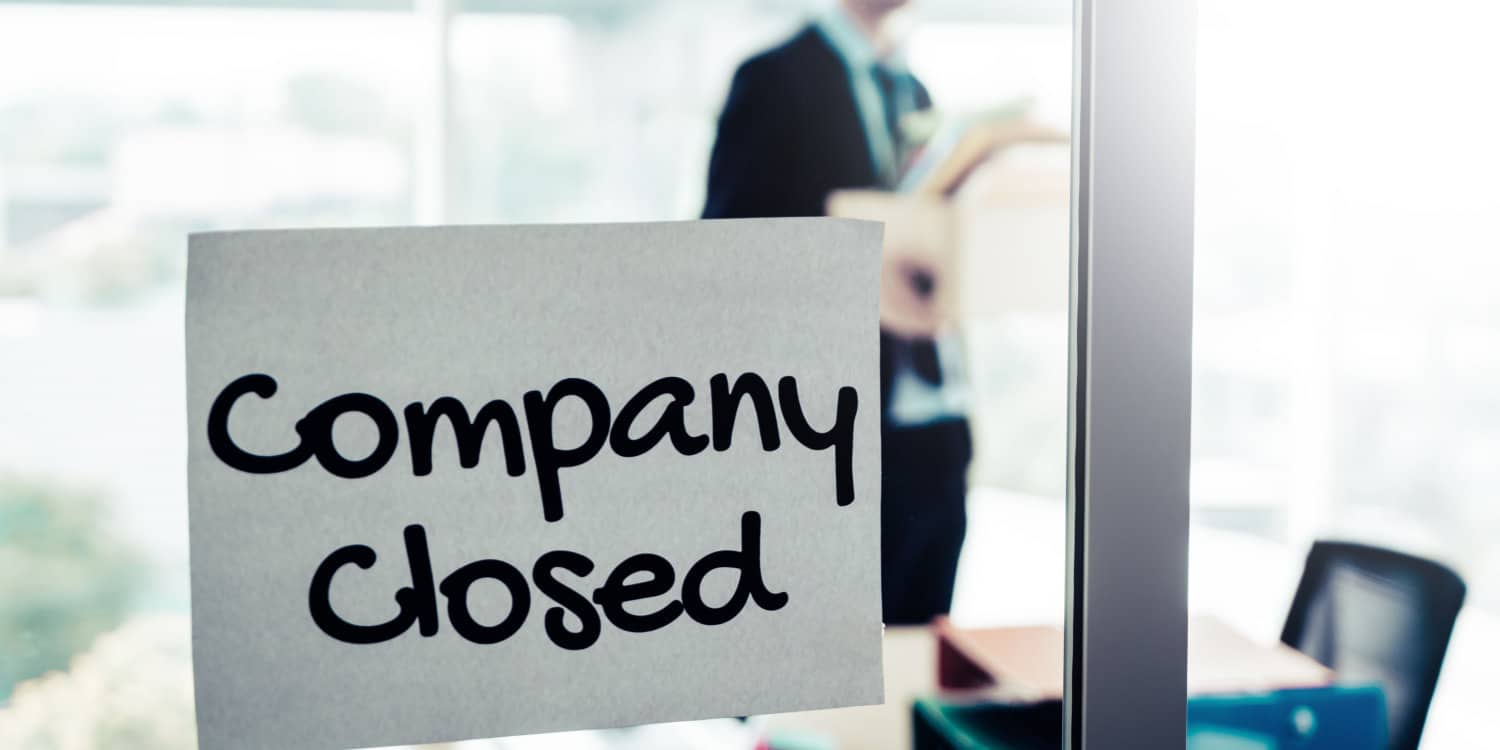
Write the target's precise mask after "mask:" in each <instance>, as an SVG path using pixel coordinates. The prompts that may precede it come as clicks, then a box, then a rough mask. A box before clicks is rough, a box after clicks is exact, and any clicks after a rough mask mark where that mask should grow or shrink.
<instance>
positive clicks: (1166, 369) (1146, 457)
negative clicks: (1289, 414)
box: [1064, 0, 1196, 750]
mask: <svg viewBox="0 0 1500 750" xmlns="http://www.w3.org/2000/svg"><path fill="white" fill-rule="evenodd" d="M1074 9H1075V26H1076V28H1075V60H1074V62H1075V70H1074V133H1073V138H1074V153H1073V206H1072V208H1073V220H1072V244H1073V248H1072V250H1073V258H1072V263H1073V268H1072V326H1071V330H1072V341H1071V347H1070V360H1071V361H1070V367H1069V380H1070V388H1071V394H1070V395H1071V399H1070V403H1069V409H1070V414H1069V430H1070V436H1069V456H1068V467H1069V475H1068V532H1067V533H1068V592H1067V609H1068V620H1067V630H1068V638H1067V643H1068V647H1067V655H1066V663H1065V669H1066V678H1065V679H1066V683H1067V689H1066V698H1065V701H1064V715H1065V720H1064V723H1065V728H1064V733H1065V736H1066V738H1067V741H1066V747H1068V748H1069V749H1070V750H1084V749H1086V750H1107V749H1108V748H1152V749H1153V750H1159V749H1165V748H1173V747H1178V748H1180V747H1183V745H1184V743H1185V729H1186V710H1187V709H1186V680H1187V547H1188V459H1189V434H1190V428H1191V424H1190V404H1191V397H1192V391H1191V369H1192V315H1193V275H1192V260H1193V257H1192V251H1193V133H1194V128H1193V125H1194V116H1195V109H1194V85H1195V77H1194V72H1193V71H1194V66H1195V62H1196V60H1195V53H1196V49H1195V44H1194V35H1195V30H1196V17H1195V0H1075V6H1074Z"/></svg>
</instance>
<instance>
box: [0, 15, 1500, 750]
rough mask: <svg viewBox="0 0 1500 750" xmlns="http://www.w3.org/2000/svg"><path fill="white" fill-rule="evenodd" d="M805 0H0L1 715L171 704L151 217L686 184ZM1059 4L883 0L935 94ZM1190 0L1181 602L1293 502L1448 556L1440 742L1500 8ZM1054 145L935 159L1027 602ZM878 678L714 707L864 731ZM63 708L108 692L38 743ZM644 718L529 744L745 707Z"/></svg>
mask: <svg viewBox="0 0 1500 750" xmlns="http://www.w3.org/2000/svg"><path fill="white" fill-rule="evenodd" d="M818 5H819V3H817V2H814V1H813V0H727V1H724V2H712V3H707V2H696V1H694V0H635V1H632V2H616V1H613V0H558V1H557V2H546V1H544V0H415V1H414V2H411V1H403V0H311V1H310V2H304V3H294V2H284V1H283V0H246V1H245V2H239V1H238V0H214V1H213V2H206V3H194V2H172V1H171V0H160V1H158V2H153V1H152V0H123V1H122V2H112V1H111V0H82V1H79V2H41V3H13V2H8V1H6V2H0V71H6V72H5V73H3V74H0V586H3V589H0V651H3V652H4V653H5V654H6V655H7V656H15V657H16V658H7V659H5V660H4V661H0V738H14V739H17V742H18V745H19V746H21V747H33V746H35V747H42V746H46V747H54V746H55V747H62V748H69V749H71V748H73V747H80V748H81V747H93V746H99V747H106V746H107V747H121V748H131V747H143V748H144V747H151V748H158V747H160V748H167V747H190V746H193V744H192V743H193V740H192V736H193V735H192V697H191V687H190V679H191V671H190V661H189V655H188V649H187V633H188V631H187V612H188V598H187V591H188V585H187V582H188V578H187V521H186V508H187V503H186V482H185V477H186V472H185V460H184V459H185V435H184V432H183V425H184V421H185V413H184V405H183V396H182V394H183V365H182V362H183V352H182V315H183V306H182V305H183V298H182V288H183V285H182V281H183V270H184V260H185V258H184V249H185V241H184V235H185V234H186V233H188V232H193V231H201V230H210V229H230V228H267V227H308V226H352V225H403V224H413V223H418V224H436V223H528V222H597V221H646V220H676V219H690V218H694V217H696V216H697V214H698V212H699V210H700V209H701V207H702V203H703V197H704V182H705V180H704V177H705V172H706V168H707V160H708V155H709V150H710V147H711V146H712V141H713V136H714V124H715V118H716V117H717V114H718V111H719V108H720V107H721V106H722V103H723V99H724V95H725V92H726V90H727V87H728V84H729V80H730V76H731V75H732V73H733V71H734V68H735V66H736V65H737V64H738V63H739V62H740V61H741V60H743V59H744V58H745V57H746V56H748V55H749V54H752V53H753V52H755V51H758V50H760V49H763V48H765V47H767V46H769V45H771V44H774V43H776V42H778V41H780V40H781V39H783V38H785V37H786V35H788V34H789V33H790V32H791V31H792V30H793V29H794V28H796V27H797V26H798V25H799V24H801V23H803V22H805V20H806V19H807V18H808V17H809V15H810V14H811V13H812V12H814V9H815V8H816V7H817V6H818ZM1071 12H1072V9H1071V7H1070V4H1069V3H1066V2H1059V1H1058V0H925V1H924V2H918V3H917V4H916V7H914V8H913V9H912V11H911V13H910V18H909V19H907V22H908V23H909V24H910V38H909V46H908V55H909V61H910V65H911V67H912V69H913V70H914V71H915V72H916V73H917V74H918V75H920V76H921V77H922V80H923V82H924V83H925V84H926V85H927V87H928V88H929V89H930V90H931V92H932V95H933V99H934V100H935V102H936V105H937V108H938V110H939V111H940V112H942V113H943V116H944V117H952V118H961V117H966V116H975V115H979V114H983V113H987V112H992V111H995V110H996V109H1003V108H1007V107H1017V106H1024V107H1025V108H1026V110H1027V112H1028V113H1029V115H1030V116H1031V117H1033V118H1034V119H1035V120H1036V121H1038V122H1041V123H1045V124H1048V125H1050V126H1053V127H1056V128H1060V129H1066V128H1067V127H1068V123H1069V118H1070V107H1071V103H1070V98H1071V66H1072V61H1073V58H1072V40H1073V30H1072V28H1071ZM1199 12H1200V19H1199V28H1200V32H1199V33H1200V37H1199V40H1198V45H1199V68H1198V80H1199V85H1198V103H1197V105H1198V112H1199V115H1198V147H1197V170H1198V186H1197V205H1196V212H1197V219H1196V220H1197V250H1196V261H1195V263H1196V268H1195V273H1196V284H1197V288H1196V307H1195V335H1194V394H1193V415H1194V416H1193V464H1192V477H1191V488H1192V489H1191V495H1192V503H1193V535H1192V538H1191V543H1192V553H1191V554H1192V563H1191V597H1192V598H1191V602H1190V607H1191V609H1192V610H1193V611H1195V612H1201V613H1207V614H1212V615H1214V616H1216V617H1218V618H1220V619H1222V620H1224V621H1226V622H1228V623H1230V624H1231V625H1233V626H1234V627H1236V628H1237V629H1239V630H1241V631H1243V632H1244V633H1246V634H1248V635H1250V636H1252V637H1254V638H1257V639H1261V640H1267V641H1274V640H1275V639H1276V637H1277V635H1278V634H1279V633H1280V630H1281V627H1282V622H1283V620H1284V619H1285V617H1286V614H1287V610H1288V607H1289V604H1290V602H1291V600H1292V596H1293V592H1294V591H1295V588H1296V584H1297V580H1298V576H1299V575H1300V574H1301V573H1302V565H1303V559H1304V555H1305V554H1306V552H1307V550H1308V549H1309V547H1310V546H1311V545H1312V543H1313V542H1314V541H1315V540H1318V539H1327V538H1338V539H1346V540H1353V541H1361V542H1366V543H1370V544H1376V545H1381V546H1385V547H1390V548H1394V549H1398V550H1403V551H1406V552H1410V553H1413V554H1417V555H1421V556H1424V557H1429V558H1433V559H1436V560H1439V561H1442V562H1444V563H1445V564H1447V565H1449V566H1451V567H1452V568H1454V569H1455V570H1457V571H1459V572H1460V573H1461V575H1462V576H1463V578H1464V580H1465V581H1466V582H1467V583H1468V586H1469V599H1468V602H1467V604H1466V606H1465V609H1464V610H1463V612H1462V614H1461V615H1460V616H1459V620H1458V625H1457V629H1456V631H1455V634H1454V638H1453V641H1452V644H1451V646H1450V647H1449V649H1448V652H1447V658H1446V661H1445V663H1444V671H1443V678H1442V680H1441V681H1440V683H1439V685H1438V690H1437V694H1436V696H1435V698H1434V700H1433V704H1432V711H1431V715H1430V718H1429V720H1428V723H1427V730H1426V733H1425V735H1424V742H1423V745H1422V746H1423V747H1424V748H1453V747H1468V746H1470V745H1471V743H1472V741H1473V738H1475V737H1483V736H1487V734H1488V733H1489V732H1490V731H1491V730H1492V729H1493V727H1492V722H1493V720H1492V718H1491V717H1490V716H1489V715H1488V714H1487V711H1488V705H1487V704H1488V702H1489V701H1488V696H1489V695H1492V694H1493V686H1492V684H1491V682H1490V680H1491V679H1492V677H1493V675H1494V674H1500V545H1496V544H1495V542H1494V540H1495V539H1496V538H1497V536H1500V503H1497V502H1496V501H1495V499H1494V497H1493V496H1494V494H1495V489H1496V488H1497V487H1500V461H1497V460H1496V459H1495V456H1496V454H1497V453H1500V302H1497V301H1496V295H1494V294H1493V291H1492V288H1493V285H1494V279H1495V278H1496V275H1497V274H1496V271H1497V270H1500V252H1496V251H1497V250H1500V247H1496V240H1495V239H1494V233H1493V232H1492V231H1490V229H1489V226H1488V225H1489V223H1490V217H1493V216H1494V215H1496V210H1497V208H1500V198H1497V191H1495V190H1494V188H1493V187H1492V185H1491V175H1492V174H1493V172H1494V169H1495V168H1496V167H1500V150H1497V149H1500V146H1497V145H1496V141H1495V139H1494V137H1493V133H1495V132H1497V130H1500V105H1497V104H1495V103H1494V101H1493V100H1492V98H1491V97H1488V96H1485V95H1484V93H1483V92H1481V91H1480V90H1479V89H1477V88H1476V86H1475V84H1476V82H1478V81H1480V80H1482V78H1483V76H1480V75H1479V74H1478V73H1476V71H1482V70H1494V69H1496V68H1497V65H1500V59H1497V58H1500V52H1495V51H1493V49H1494V48H1493V45H1492V44H1489V40H1488V39H1487V38H1486V37H1487V35H1488V33H1489V32H1488V30H1492V29H1494V28H1495V27H1496V22H1497V21H1500V17H1497V16H1500V10H1497V9H1495V8H1493V7H1487V6H1484V5H1481V4H1479V3H1472V4H1470V3H1460V2H1456V1H1454V0H1439V2H1435V3H1424V4H1415V3H1394V2H1375V3H1368V2H1353V0H1335V1H1332V2H1326V3H1313V4H1308V3H1294V2H1291V1H1290V0H1271V1H1270V2H1261V3H1238V2H1233V1H1232V0H1202V2H1201V3H1200V11H1199ZM1350 19H1356V21H1355V22H1351V21H1350ZM1335 42H1336V43H1335ZM1142 106H1151V104H1150V102H1142ZM1067 159H1068V154H1067V149H1066V147H1065V146H1037V147H1017V148H1014V149H1010V150H1008V151H1007V152H1006V153H1005V154H1003V155H997V156H996V157H995V158H994V159H992V160H991V161H990V163H988V164H987V165H986V170H985V171H984V172H982V173H980V174H976V175H975V176H974V179H973V180H972V182H973V184H972V185H970V186H966V188H965V189H964V190H961V191H958V192H957V193H956V194H955V196H954V197H953V202H954V203H955V205H956V206H958V210H959V216H960V222H961V223H962V225H963V227H964V236H965V237H966V238H968V239H967V240H966V241H967V242H968V243H969V245H970V247H966V249H965V256H964V257H965V258H966V261H965V263H964V265H963V266H962V268H961V274H962V277H961V278H960V280H959V283H960V284H961V285H962V286H963V288H964V290H965V304H964V308H963V319H962V320H961V321H960V329H961V331H962V334H963V336H964V341H965V345H966V349H967V357H968V364H969V372H970V380H971V385H972V390H973V398H974V411H973V419H974V426H975V430H976V440H977V451H978V452H977V455H976V460H975V464H974V467H973V470H972V475H971V485H972V490H971V497H970V505H969V513H970V526H969V536H968V543H967V546H966V548H965V551H964V556H963V559H962V562H961V567H960V575H959V582H958V590H957V594H956V599H955V603H954V611H953V620H954V622H955V623H958V624H960V625H973V626H994V625H1029V624H1038V623H1060V622H1061V620H1062V617H1063V592H1064V586H1063V579H1064V557H1063V542H1064V536H1063V529H1064V526H1063V518H1064V515H1063V514H1064V509H1063V492H1064V489H1063V488H1064V466H1065V463H1066V451H1065V441H1066V397H1067V391H1066V384H1067V328H1066V323H1067V321H1066V308H1065V306H1066V300H1067V289H1066V284H1067V276H1066V269H1067V258H1066V252H1067V193H1066V186H1067V182H1066V180H1067V166H1068V162H1067ZM81 425H82V426H86V427H85V428H83V429H80V426H81ZM1142 439H1149V436H1142ZM43 577H44V578H45V579H46V581H47V585H46V586H45V587H43V586H40V585H38V584H37V581H38V580H39V579H40V578H43ZM17 644H18V645H17ZM889 665H890V667H891V668H893V669H898V668H901V662H900V661H899V660H892V661H890V662H889ZM923 668H926V667H925V666H924V667H923ZM1058 670H1059V672H1060V671H1061V664H1059V665H1058ZM43 673H47V674H46V675H45V676H44V674H43ZM896 697H897V696H892V699H893V700H894V699H895V698H896ZM859 711H870V710H869V709H859ZM897 714H899V715H895V714H891V713H890V712H886V713H885V714H881V715H880V716H875V715H874V714H872V713H864V714H860V713H848V712H846V713H843V714H840V715H808V716H804V717H799V716H791V715H789V716H784V717H774V718H773V719H771V720H769V721H767V722H765V723H762V724H757V723H755V722H752V723H751V724H750V726H751V727H752V729H751V731H752V732H780V733H782V735H783V736H792V735H796V736H807V737H823V738H827V739H828V740H829V741H830V742H835V743H836V742H837V740H838V739H839V738H840V737H841V736H842V735H841V734H840V733H841V732H852V733H853V734H852V735H851V736H853V737H855V738H857V739H854V740H850V741H849V742H846V743H845V744H846V745H847V746H864V745H862V744H860V743H861V742H866V741H868V742H871V743H874V744H876V745H880V746H887V741H888V743H889V744H888V746H897V747H899V746H904V745H906V744H908V742H909V739H908V737H907V736H905V735H902V734H901V732H909V728H908V725H907V724H905V723H902V722H904V721H906V719H905V714H906V709H905V708H904V707H898V711H897ZM850 717H854V718H850ZM851 723H852V724H864V726H863V727H859V726H855V727H852V728H851V727H850V724H851ZM75 724H77V725H87V726H90V727H95V728H97V731H99V732H101V733H105V734H99V735H88V737H92V738H94V739H83V740H76V741H78V742H82V743H84V744H74V745H69V744H65V743H63V744H57V745H52V744H47V743H48V742H50V741H52V740H51V739H47V738H53V739H55V737H57V736H61V735H63V734H66V733H65V732H63V730H62V729H61V727H63V726H64V725H68V726H73V725H75ZM109 727H116V728H118V729H117V730H112V729H109ZM110 731H117V732H118V733H117V734H113V735H111V734H107V732H110ZM641 731H642V732H647V731H648V730H641ZM649 731H650V732H654V733H648V734H637V735H633V737H634V739H631V738H629V737H626V738H625V739H623V740H622V739H620V738H619V737H615V738H614V739H611V740H604V739H586V738H583V737H580V736H577V735H574V736H572V737H570V738H569V739H567V740H556V741H554V742H553V744H552V745H550V746H567V747H572V746H579V745H580V744H581V743H585V742H597V743H599V744H598V745H597V746H600V747H605V746H609V747H616V746H639V747H647V746H650V747H657V746H679V747H694V746H716V745H717V744H722V743H725V742H733V741H737V739H738V738H743V737H744V736H745V735H744V734H743V733H742V731H741V729H740V728H739V726H738V725H734V724H726V725H724V726H721V727H718V728H714V727H712V726H679V727H676V728H675V729H672V728H661V729H657V730H649ZM860 732H864V734H860ZM799 733H800V734H799ZM75 739H76V738H75ZM755 739H756V736H752V737H751V741H752V742H753V741H755ZM132 742H136V743H138V744H131V743H132ZM547 742H548V741H547V740H546V739H544V738H534V739H532V740H530V741H526V740H521V741H511V742H506V741H495V742H491V743H475V745H474V746H476V747H513V746H514V747H532V746H549V745H547V744H546V743H547ZM606 742H611V743H614V744H605V743H606ZM631 742H633V743H635V744H633V745H631V744H629V743H631ZM28 743H30V744H28ZM0 744H6V743H0Z"/></svg>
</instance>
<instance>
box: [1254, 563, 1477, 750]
mask: <svg viewBox="0 0 1500 750" xmlns="http://www.w3.org/2000/svg"><path fill="white" fill-rule="evenodd" d="M1464 590H1465V587H1464V582H1463V579H1461V578H1459V577H1458V575H1457V574H1456V573H1454V572H1453V571H1451V570H1449V569H1448V568H1446V567H1444V566H1442V565H1439V564H1438V563H1435V562H1432V561H1431V560H1424V559H1421V558H1418V557H1412V556H1410V555H1405V554H1402V553H1400V552H1394V551H1391V550H1387V549H1380V548H1378V547H1368V546H1365V545H1362V544H1350V543H1346V542H1317V543H1315V544H1313V547H1312V551H1311V552H1309V553H1308V555H1307V567H1306V568H1305V569H1303V571H1302V582H1301V583H1299V584H1298V585H1297V595H1296V598H1294V599H1293V600H1292V609H1291V612H1290V613H1288V615H1287V619H1286V627H1285V628H1284V629H1283V630H1282V631H1281V640H1282V642H1283V643H1285V644H1287V645H1288V646H1291V647H1292V648H1295V649H1297V650H1298V651H1301V652H1303V653H1305V654H1307V655H1308V656H1311V657H1312V658H1314V659H1317V660H1318V661H1319V662H1322V663H1323V664H1324V665H1326V666H1328V667H1329V668H1331V669H1333V670H1334V671H1335V672H1337V673H1338V677H1339V680H1340V681H1343V682H1363V683H1369V682H1378V683H1380V685H1381V687H1382V688H1383V690H1384V692H1385V702H1386V716H1387V718H1388V719H1389V721H1390V749H1391V750H1416V747H1417V741H1418V740H1419V739H1420V738H1421V736H1422V725H1423V724H1424V723H1426V721H1427V707H1428V705H1429V704H1430V703H1431V702H1432V691H1433V689H1434V688H1435V687H1436V686H1437V679H1438V671H1439V670H1440V669H1441V668H1442V665H1443V654H1444V652H1446V651H1447V650H1448V639H1449V636H1451V635H1452V633H1453V622H1454V620H1455V619H1457V617H1458V610H1459V608H1460V607H1462V606H1463V602H1464Z"/></svg>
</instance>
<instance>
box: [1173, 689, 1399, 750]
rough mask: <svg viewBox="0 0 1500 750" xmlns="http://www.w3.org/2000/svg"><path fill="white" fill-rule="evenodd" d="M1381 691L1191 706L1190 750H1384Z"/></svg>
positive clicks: (1203, 701) (1229, 698) (1217, 700)
mask: <svg viewBox="0 0 1500 750" xmlns="http://www.w3.org/2000/svg"><path fill="white" fill-rule="evenodd" d="M1385 743H1386V721H1385V696H1384V695H1383V694H1382V693H1381V691H1380V687H1379V686H1378V685H1361V686H1347V685H1334V686H1330V687H1323V688H1305V689H1297V690H1278V691H1276V692H1274V693H1262V694H1253V695H1226V696H1199V697H1196V698H1193V699H1191V700H1189V701H1188V741H1187V747H1188V750H1325V749H1326V750H1384V748H1385Z"/></svg>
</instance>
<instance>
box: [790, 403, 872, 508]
mask: <svg viewBox="0 0 1500 750" xmlns="http://www.w3.org/2000/svg"><path fill="white" fill-rule="evenodd" d="M778 389H779V391H780V395H781V413H782V416H783V417H784V418H785V419H786V428H787V431H788V432H791V433H792V437H793V438H796V440H797V442H799V443H801V444H802V445H803V446H805V447H807V448H811V449H813V450H815V451H820V450H824V449H826V448H829V447H830V446H831V447H832V448H833V464H834V474H835V479H834V496H835V499H836V500H837V502H838V504H839V505H848V504H849V503H852V502H854V468H853V462H854V413H855V411H856V410H857V409H858V408H859V394H858V393H856V392H855V390H854V389H853V388H851V387H849V386H847V385H846V386H844V387H842V388H840V389H839V397H838V407H837V409H838V411H837V414H836V415H835V416H834V418H833V426H832V427H830V428H828V431H827V432H818V431H817V430H815V429H813V427H812V425H809V424H808V423H807V415H805V414H803V413H802V402H801V401H799V400H798V398H797V379H796V378H793V377H792V376H790V375H788V376H787V377H784V378H782V379H781V382H780V384H779V386H778Z"/></svg>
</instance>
